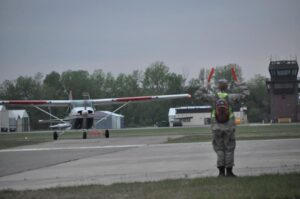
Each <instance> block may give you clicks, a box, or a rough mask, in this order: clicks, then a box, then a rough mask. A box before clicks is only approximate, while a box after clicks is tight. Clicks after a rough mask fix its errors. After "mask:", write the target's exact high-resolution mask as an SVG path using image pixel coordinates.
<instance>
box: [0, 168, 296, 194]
mask: <svg viewBox="0 0 300 199" xmlns="http://www.w3.org/2000/svg"><path fill="white" fill-rule="evenodd" d="M0 198H3V199H6V198H15V199H19V198H20V199H21V198H22V199H27V198H45V199H47V198H49V199H50V198H51V199H52V198H72V199H73V198H130V199H140V198H143V199H144V198H146V199H148V198H149V199H156V198H160V199H168V198H170V199H176V198H180V199H193V198H199V199H201V198H222V199H235V198H243V199H244V198H246V199H247V198H249V199H256V198H259V199H260V198H263V199H268V198H278V199H281V198H282V199H285V198H286V199H288V198H290V199H297V198H300V173H290V174H285V175H278V174H277V175H263V176H256V177H254V176H252V177H238V178H225V177H223V178H216V177H208V178H196V179H178V180H163V181H158V182H144V183H126V184H125V183H118V184H113V185H109V186H103V185H90V186H80V187H65V188H53V189H43V190H36V191H30V190H28V191H12V190H4V191H0Z"/></svg>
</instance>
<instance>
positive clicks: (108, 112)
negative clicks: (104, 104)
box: [95, 111, 124, 117]
mask: <svg viewBox="0 0 300 199" xmlns="http://www.w3.org/2000/svg"><path fill="white" fill-rule="evenodd" d="M98 113H104V114H106V115H111V116H115V117H124V115H120V114H117V113H113V112H110V111H96V112H95V114H98Z"/></svg>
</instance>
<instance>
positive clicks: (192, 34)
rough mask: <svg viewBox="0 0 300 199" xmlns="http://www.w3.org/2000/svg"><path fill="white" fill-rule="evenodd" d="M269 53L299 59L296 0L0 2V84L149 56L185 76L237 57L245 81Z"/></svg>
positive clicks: (125, 66)
mask: <svg viewBox="0 0 300 199" xmlns="http://www.w3.org/2000/svg"><path fill="white" fill-rule="evenodd" d="M271 55H273V58H278V59H289V58H290V56H295V55H296V56H298V57H300V1H299V0H251V1H250V0H206V1H204V0H203V1H201V0H89V1H86V0H0V82H2V81H4V80H6V79H8V80H13V79H16V78H17V77H18V76H20V75H23V76H34V75H35V74H36V73H37V72H41V73H43V74H44V75H46V74H48V73H50V72H51V71H53V70H55V71H58V72H63V71H66V70H78V69H82V70H87V71H89V72H90V73H92V72H93V71H94V70H96V69H103V70H104V72H112V73H113V74H114V75H117V74H119V73H121V72H122V73H131V72H132V71H133V70H135V69H138V70H144V69H145V68H147V67H148V66H149V65H150V64H151V63H153V62H155V61H163V62H164V63H165V64H166V65H167V66H169V67H170V71H172V72H176V73H179V74H184V75H185V76H186V77H187V78H192V77H197V75H198V73H199V70H200V68H210V67H213V66H220V65H226V64H229V63H237V64H239V65H240V66H241V67H242V69H243V75H244V77H245V78H246V79H249V78H251V77H253V76H254V74H258V73H259V74H262V75H265V76H269V73H268V64H269V60H270V56H271Z"/></svg>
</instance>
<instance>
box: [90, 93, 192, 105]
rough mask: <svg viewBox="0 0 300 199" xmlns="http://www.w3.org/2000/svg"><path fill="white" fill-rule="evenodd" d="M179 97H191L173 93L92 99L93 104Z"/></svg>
mask: <svg viewBox="0 0 300 199" xmlns="http://www.w3.org/2000/svg"><path fill="white" fill-rule="evenodd" d="M179 98H191V95H190V94H174V95H155V96H137V97H120V98H107V99H92V100H91V101H92V103H93V104H94V105H108V104H122V103H127V102H144V101H160V100H171V99H179Z"/></svg>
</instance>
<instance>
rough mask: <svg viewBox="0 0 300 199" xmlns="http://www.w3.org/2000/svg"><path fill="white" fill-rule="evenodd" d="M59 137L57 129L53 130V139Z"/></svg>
mask: <svg viewBox="0 0 300 199" xmlns="http://www.w3.org/2000/svg"><path fill="white" fill-rule="evenodd" d="M57 139H58V133H57V132H56V131H54V132H53V140H57Z"/></svg>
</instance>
